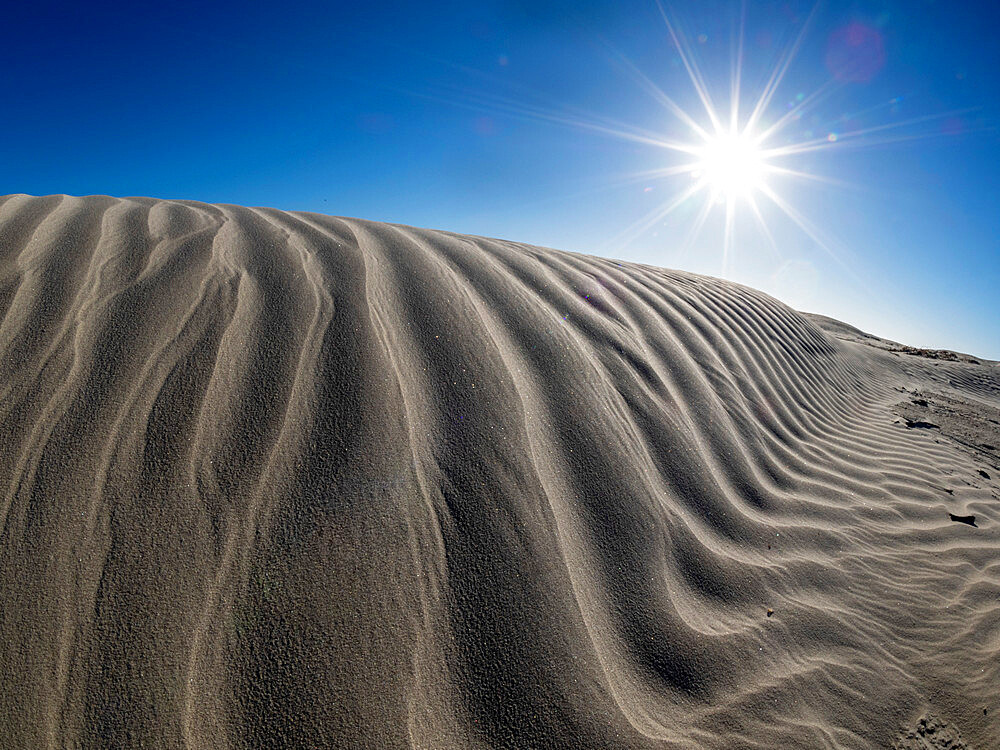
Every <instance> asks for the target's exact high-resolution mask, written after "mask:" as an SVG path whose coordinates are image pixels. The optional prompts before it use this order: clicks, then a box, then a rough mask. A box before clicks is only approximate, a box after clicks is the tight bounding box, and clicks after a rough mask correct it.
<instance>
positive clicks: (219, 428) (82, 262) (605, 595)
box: [0, 195, 1000, 748]
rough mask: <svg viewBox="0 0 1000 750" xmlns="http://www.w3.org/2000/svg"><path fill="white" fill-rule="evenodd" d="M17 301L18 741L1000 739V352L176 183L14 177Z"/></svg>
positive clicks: (5, 416)
mask: <svg viewBox="0 0 1000 750" xmlns="http://www.w3.org/2000/svg"><path fill="white" fill-rule="evenodd" d="M0 315H2V322H0V395H2V398H0V417H2V418H0V488H2V491H3V498H2V504H0V524H2V525H0V560H2V565H0V737H3V738H6V739H5V740H4V742H7V743H9V744H7V745H5V746H9V747H25V748H27V747H49V748H55V747H107V746H114V747H139V746H152V747H164V748H167V747H176V748H202V747H206V748H207V747H212V748H241V747H280V746H301V747H371V748H448V747H455V748H486V747H495V748H515V747H526V748H527V747H532V748H548V747H567V748H568V747H573V748H587V747H592V748H609V747H614V748H648V747H656V748H661V747H662V748H690V747H704V748H773V747H802V748H819V747H831V748H832V747H837V748H840V747H844V748H869V747H872V748H874V747H889V746H891V745H892V743H893V742H894V741H896V740H897V739H898V738H900V737H903V736H904V734H905V732H906V731H908V730H912V728H913V727H915V726H918V725H917V722H918V720H919V719H920V717H921V716H925V715H927V714H928V713H930V714H933V715H935V716H937V717H940V720H941V721H943V722H945V723H947V724H949V725H951V726H953V727H955V728H956V729H955V730H954V731H955V732H957V731H958V729H960V730H961V737H962V738H963V740H964V741H965V742H968V743H969V746H970V747H977V748H988V747H994V746H997V745H998V744H1000V721H998V719H997V716H998V714H1000V706H997V705H996V686H997V684H998V679H1000V659H998V651H1000V609H998V607H997V605H996V602H997V597H998V594H1000V558H998V555H997V553H998V550H1000V533H998V529H1000V525H998V523H997V522H998V521H1000V454H998V452H997V447H998V446H1000V440H994V439H993V438H992V437H990V430H992V429H994V427H993V424H994V420H993V417H992V416H991V415H993V414H994V413H998V412H996V410H997V409H1000V366H998V365H997V363H993V362H986V361H980V362H976V363H973V362H968V361H961V360H955V361H951V360H929V359H926V358H921V357H919V356H915V355H911V354H907V353H901V352H899V351H889V350H888V348H887V347H880V346H874V345H872V344H871V342H867V341H866V340H865V339H864V335H861V334H860V332H854V333H856V334H858V335H854V333H852V331H853V330H854V329H850V328H849V327H847V326H844V325H843V324H838V323H836V322H835V321H828V320H825V319H822V318H819V317H810V316H807V315H804V314H800V313H797V312H795V311H793V310H791V309H790V308H788V307H786V306H785V305H783V304H781V303H780V302H778V301H776V300H774V299H772V298H770V297H768V296H767V295H765V294H763V293H760V292H757V291H755V290H752V289H749V288H746V287H741V286H739V285H736V284H732V283H729V282H724V281H721V280H717V279H712V278H708V277H702V276H697V275H693V274H688V273H683V272H679V271H667V270H663V269H659V268H654V267H651V266H641V265H637V264H631V263H620V262H615V261H611V260H605V259H600V258H594V257H589V256H584V255H579V254H574V253H567V252H560V251H556V250H550V249H544V248H536V247H531V246H527V245H523V244H518V243H514V242H507V241H499V240H490V239H485V238H480V237H467V236H461V235H456V234H451V233H447V232H440V231H431V230H424V229H415V228H411V227H403V226H395V225H388V224H379V223H374V222H367V221H362V220H357V219H344V218H334V217H329V216H323V215H318V214H308V213H297V212H282V211H278V210H273V209H259V208H258V209H251V208H243V207H239V206H232V205H208V204H201V203H196V202H191V201H161V200H154V199H149V198H128V199H117V198H110V197H106V196H92V197H87V198H76V197H69V196H47V197H29V196H23V195H14V196H7V197H4V198H0ZM869 338H870V337H869ZM889 348H891V347H889ZM921 394H923V395H921ZM927 394H930V395H927ZM928 399H929V401H928ZM920 401H923V402H924V406H919V404H918V402H920ZM901 404H903V405H906V408H909V409H913V408H920V409H925V408H926V409H927V410H929V411H928V413H930V412H935V410H936V412H935V413H944V412H945V411H947V412H948V414H950V415H951V416H950V417H949V419H951V420H952V421H951V422H946V421H944V420H939V422H940V424H936V425H935V426H934V427H932V428H928V429H915V428H913V427H912V426H907V425H908V423H913V424H916V421H915V420H916V417H912V418H911V416H900V414H904V415H909V412H901V411H900V409H901V408H902V407H901V406H900V405H901ZM914 404H916V406H915V405H914ZM921 413H923V412H921ZM963 414H974V415H978V416H977V417H976V419H977V421H976V429H977V430H978V432H976V433H975V435H974V436H972V437H970V434H969V433H967V431H966V432H963V431H962V429H960V426H961V425H965V424H967V423H968V418H966V417H963V416H962V415H963ZM929 420H930V421H932V417H931V416H928V417H927V418H926V420H924V421H928V423H930V421H929ZM955 425H958V426H955ZM996 426H998V427H1000V422H998V423H996ZM990 441H993V442H990ZM950 515H955V516H963V517H964V516H971V515H974V516H975V522H976V525H975V527H973V526H971V525H969V524H966V523H955V522H953V521H952V520H951V518H950ZM921 726H926V722H925V724H924V725H921ZM901 733H904V734H901ZM911 733H912V732H911ZM916 746H918V745H914V747H916Z"/></svg>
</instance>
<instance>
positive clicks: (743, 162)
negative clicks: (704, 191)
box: [691, 132, 769, 200]
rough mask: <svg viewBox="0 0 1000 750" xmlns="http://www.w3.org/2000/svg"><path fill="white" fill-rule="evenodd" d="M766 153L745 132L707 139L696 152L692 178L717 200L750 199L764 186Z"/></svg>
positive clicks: (767, 169) (722, 134) (765, 183)
mask: <svg viewBox="0 0 1000 750" xmlns="http://www.w3.org/2000/svg"><path fill="white" fill-rule="evenodd" d="M766 154H767V152H766V151H765V150H764V149H762V148H761V147H760V145H759V144H758V142H757V140H756V139H754V138H752V137H750V136H749V135H747V134H746V133H734V132H730V133H721V134H717V135H713V136H710V137H708V138H707V139H706V140H705V144H704V145H703V146H702V147H700V148H698V149H696V151H695V154H694V156H695V160H696V161H695V163H694V165H693V167H692V170H691V176H692V177H694V178H695V179H696V180H699V181H703V182H704V184H705V185H706V186H707V187H708V188H709V190H711V191H712V193H713V194H714V195H715V196H716V197H717V198H719V199H726V200H733V199H736V198H750V197H752V196H753V194H754V193H756V192H759V191H761V190H763V189H764V188H765V187H766V186H767V182H766V178H767V174H768V172H769V165H768V163H767V155H766Z"/></svg>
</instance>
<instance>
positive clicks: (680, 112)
mask: <svg viewBox="0 0 1000 750" xmlns="http://www.w3.org/2000/svg"><path fill="white" fill-rule="evenodd" d="M605 46H606V47H607V48H608V51H609V52H610V53H611V55H612V56H613V57H614V58H615V59H616V60H617V61H618V63H620V64H621V65H623V66H624V68H625V70H626V71H627V72H628V74H629V75H630V76H632V77H633V78H634V79H635V80H636V82H637V83H638V84H639V86H641V87H642V88H643V89H645V90H646V92H647V93H649V94H650V95H651V96H652V97H653V99H655V100H656V101H657V102H659V103H660V104H662V105H663V106H664V107H665V108H666V109H667V110H668V111H669V112H670V113H671V114H673V115H674V116H675V117H676V118H677V119H679V120H680V121H681V122H683V123H684V124H685V125H687V126H688V127H689V128H691V130H693V131H694V132H695V133H696V134H697V135H698V136H700V137H701V138H704V139H707V138H709V134H708V131H707V130H705V129H704V128H703V127H702V126H701V125H699V124H698V122H697V121H696V120H695V119H694V118H693V117H691V115H689V114H688V113H687V112H686V111H684V109H683V108H682V107H681V106H680V105H679V104H677V102H675V101H674V100H673V99H671V98H670V97H669V96H667V94H666V93H665V92H664V91H663V89H661V88H660V87H659V86H657V85H656V84H655V83H653V82H652V81H651V80H649V77H648V76H646V74H644V73H643V72H642V71H641V70H639V69H638V68H637V67H636V66H635V64H634V63H633V62H632V61H631V60H629V59H628V58H626V57H625V56H624V55H623V54H621V53H620V52H618V50H616V49H614V48H613V47H611V45H610V44H607V43H605Z"/></svg>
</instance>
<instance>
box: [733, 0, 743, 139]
mask: <svg viewBox="0 0 1000 750" xmlns="http://www.w3.org/2000/svg"><path fill="white" fill-rule="evenodd" d="M746 16H747V4H746V0H742V2H741V3H740V28H739V31H738V32H737V33H736V39H737V41H736V54H735V56H734V62H733V69H732V72H731V76H732V86H730V91H729V97H730V105H729V131H730V132H731V133H735V132H736V131H737V129H738V128H739V122H740V79H741V78H742V76H743V36H744V33H745V29H746Z"/></svg>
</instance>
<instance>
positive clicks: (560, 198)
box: [0, 0, 1000, 359]
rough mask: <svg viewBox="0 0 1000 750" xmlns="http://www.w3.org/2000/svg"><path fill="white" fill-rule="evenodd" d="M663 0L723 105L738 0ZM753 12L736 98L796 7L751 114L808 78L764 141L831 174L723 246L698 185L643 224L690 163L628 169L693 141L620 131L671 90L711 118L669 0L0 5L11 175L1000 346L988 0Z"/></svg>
mask: <svg viewBox="0 0 1000 750" xmlns="http://www.w3.org/2000/svg"><path fill="white" fill-rule="evenodd" d="M664 7H665V8H666V11H667V16H668V18H669V19H670V20H671V21H672V22H673V24H674V25H675V28H676V30H677V32H678V33H679V35H680V37H681V39H682V41H684V42H685V43H686V44H688V45H689V49H690V52H691V56H692V59H693V61H694V62H695V63H696V64H697V66H698V67H699V69H700V70H701V72H702V73H703V76H704V80H705V83H706V86H707V88H708V90H709V91H710V93H711V96H712V99H713V102H714V104H715V106H716V108H717V109H718V110H719V111H720V114H722V115H723V116H724V117H727V118H728V112H729V109H728V108H729V103H730V100H731V97H730V95H729V92H730V81H731V71H732V63H733V59H734V58H733V50H734V46H735V42H736V40H737V39H738V38H739V34H738V33H737V32H738V30H739V28H740V18H741V4H740V3H739V2H711V1H709V2H697V3H695V2H691V3H681V2H676V1H675V2H673V3H672V4H670V5H665V6H664ZM743 18H744V33H743V39H744V59H743V66H742V78H741V80H742V84H743V85H742V91H743V96H742V99H741V101H742V107H743V110H742V111H743V112H744V113H745V112H747V111H748V110H749V108H751V107H752V105H753V103H754V101H756V98H757V97H758V96H759V94H760V93H761V91H762V89H763V87H764V85H765V83H766V81H767V80H768V77H769V75H770V74H771V73H772V71H774V70H775V68H776V66H777V65H778V64H779V63H780V61H781V59H782V55H783V53H784V52H785V51H786V50H788V49H789V46H790V45H791V44H792V43H793V42H794V40H795V39H796V37H797V36H798V35H799V34H800V33H802V44H801V46H800V48H799V49H798V52H797V54H796V56H795V57H794V59H793V60H792V61H791V63H790V65H789V66H788V68H787V72H786V74H785V75H784V77H783V78H782V80H781V83H780V85H779V86H778V87H777V89H776V90H775V93H774V96H773V98H772V100H771V102H770V105H769V106H768V108H767V109H766V110H765V111H764V113H763V115H762V117H761V121H762V123H763V124H764V125H766V124H768V123H770V122H774V121H776V120H777V119H778V118H780V117H781V116H782V115H783V114H784V113H786V112H788V111H789V110H790V108H794V107H795V106H796V103H797V102H799V101H800V100H803V101H805V102H806V106H803V107H802V109H801V111H800V112H798V114H799V115H801V116H800V117H797V118H796V119H792V120H790V121H789V122H788V124H787V126H786V127H785V128H783V129H782V131H781V132H780V134H779V136H780V137H776V138H775V139H774V141H773V142H772V143H773V144H777V145H781V144H786V143H801V142H803V141H809V140H811V139H824V140H827V142H828V143H829V146H830V147H829V148H825V149H821V150H818V151H815V152H808V153H804V154H801V155H798V156H790V157H786V159H785V160H784V161H782V162H781V163H782V165H784V166H787V167H789V168H794V169H796V170H798V171H800V172H804V173H806V174H808V175H812V176H814V177H821V178H823V179H824V180H829V182H828V181H820V180H817V179H805V178H799V177H789V176H781V177H775V178H773V179H771V180H769V185H770V186H771V187H772V188H773V190H774V192H775V194H777V195H778V196H780V197H781V198H782V200H784V201H787V202H788V203H789V204H790V205H792V206H794V208H795V211H796V213H797V216H799V218H800V220H801V222H802V223H804V224H805V225H806V227H807V229H803V228H802V226H800V224H799V223H796V221H794V220H792V219H791V218H789V217H788V216H787V215H786V214H785V213H784V212H783V211H782V210H781V209H780V208H779V207H778V206H777V205H775V204H774V203H773V202H771V201H770V200H769V199H767V198H766V197H763V196H761V198H762V200H761V201H760V206H761V208H762V216H763V219H764V222H765V224H766V226H767V228H768V232H770V234H771V239H769V238H768V237H767V235H766V234H765V233H764V232H763V231H762V230H761V228H760V225H759V223H757V221H756V220H755V219H754V218H753V214H752V213H751V212H750V211H749V210H747V208H748V207H746V206H743V207H739V206H738V207H737V210H736V214H735V216H734V224H733V232H732V235H731V236H732V246H731V250H730V251H729V252H728V253H724V252H723V247H724V240H723V234H724V231H723V227H724V214H725V211H724V210H723V208H722V207H721V206H717V205H713V206H712V209H711V212H710V213H709V215H708V218H707V220H706V221H705V223H704V226H703V228H702V230H701V232H700V233H699V234H698V235H697V236H694V237H691V228H692V226H693V224H694V220H695V218H696V216H697V214H698V212H699V210H700V209H701V208H702V206H703V205H704V202H703V200H702V198H701V197H700V196H696V197H695V198H692V199H690V200H689V201H687V202H685V203H683V204H681V205H679V206H678V207H677V209H676V210H674V211H673V212H672V213H670V214H669V215H667V216H665V217H663V219H662V220H659V221H657V222H655V223H654V224H653V225H652V226H649V227H648V228H647V229H646V230H645V231H642V232H629V231H628V229H629V227H631V226H633V225H634V224H635V223H636V222H637V221H639V220H641V219H642V218H643V217H644V216H647V215H649V214H650V212H655V211H656V210H657V208H658V207H660V206H664V205H665V204H666V203H668V202H669V201H670V200H671V198H673V197H675V196H676V195H678V193H679V192H681V191H682V190H683V189H684V188H685V187H688V186H690V184H691V183H692V178H691V177H690V176H689V175H683V174H682V175H676V176H673V177H670V178H662V177H661V178H655V179H654V178H652V177H647V178H643V177H641V176H640V173H642V172H648V171H650V170H655V169H661V168H667V167H670V166H672V165H676V164H678V163H679V162H680V161H683V159H679V158H678V156H679V155H678V154H677V153H675V152H672V151H670V150H668V149H664V148H662V147H660V146H658V145H656V144H655V143H648V142H639V141H637V140H634V139H628V138H622V137H619V135H616V134H615V133H614V132H612V131H627V132H635V131H642V132H643V133H647V134H649V133H652V134H657V135H659V137H662V139H664V140H677V139H686V140H691V138H692V133H691V131H690V130H689V129H688V128H687V127H686V126H685V125H684V124H683V123H682V122H681V121H680V120H679V119H678V118H677V117H676V116H675V115H674V114H672V113H671V112H670V111H669V109H668V108H667V107H665V106H664V105H663V103H662V102H661V101H658V98H657V96H656V95H655V91H656V90H658V91H660V92H662V93H665V94H666V95H668V96H669V97H670V98H671V99H672V100H673V101H675V102H676V104H677V105H678V106H679V107H681V108H682V109H683V110H685V111H687V112H690V113H691V116H692V117H693V118H694V119H695V120H696V121H697V122H699V123H701V124H702V125H706V124H707V116H706V113H705V109H704V108H703V107H702V105H701V103H700V101H699V98H698V96H697V94H696V91H695V89H694V87H693V86H692V83H691V80H690V78H689V75H688V73H687V71H686V70H685V66H684V65H683V61H682V59H681V57H680V55H679V54H678V50H677V47H676V46H675V45H674V43H673V42H672V41H671V36H670V33H669V31H668V28H667V26H666V24H665V23H664V21H663V18H662V17H661V14H660V10H659V9H658V7H657V4H656V0H648V1H647V0H626V1H625V2H617V1H615V2H611V1H608V2H604V1H602V2H586V1H584V2H574V3H568V2H567V3H560V2H552V3H546V2H533V1H531V0H506V1H501V2H494V3H468V2H465V3H451V4H449V3H385V2H378V1H377V0H376V1H375V2H371V3H350V4H346V3H345V4H344V5H339V4H337V3H324V4H314V5H310V4H302V3H294V2H290V3H281V4H279V3H263V2H261V3H254V2H242V3H239V4H232V5H228V6H227V5H226V4H223V3H215V4H207V5H203V4H201V3H191V4H187V3H183V2H181V3H173V4H156V5H141V4H140V5H135V4H124V3H123V4H121V5H103V4H101V3H91V4H79V5H77V6H76V7H69V6H64V5H61V4H46V3H44V2H43V3H38V4H35V3H23V4H21V5H20V6H19V7H12V8H8V9H7V10H6V11H5V19H4V24H3V25H2V26H0V69H2V70H3V71H4V75H3V77H2V78H0V87H2V89H0V90H2V100H0V101H2V107H3V110H2V111H3V115H4V116H3V117H2V119H0V194H6V193H29V194H35V195H41V194H48V193H69V194H74V195H85V194H94V193H104V194H110V195H117V196H128V195H149V196H155V197H160V198H189V199H197V200H203V201H211V202H226V203H239V204H245V205H263V206H275V207H278V208H283V209H292V210H307V211H319V212H323V213H330V214H335V215H343V216H356V217H362V218H367V219H373V220H378V221H391V222H399V223H404V224H412V225H417V226H424V227H433V228H439V229H447V230H451V231H456V232H462V233H470V234H478V235H486V236H492V237H502V238H506V239H513V240H518V241H523V242H528V243H532V244H539V245H547V246H551V247H557V248H560V249H565V250H576V251H581V252H587V253H593V254H597V255H603V256H608V257H615V258H622V259H628V260H634V261H639V262H643V263H650V264H654V265H659V266H665V267H672V268H682V269H685V270H690V271H696V272H700V273H708V274H712V275H715V276H724V277H726V278H730V279H733V280H735V281H739V282H742V283H746V284H749V285H751V286H754V287H756V288H759V289H763V290H764V291H767V292H769V293H771V294H774V295H775V296H777V297H778V298H779V299H782V300H784V301H785V302H788V303H789V304H791V305H793V306H794V307H796V308H798V309H801V310H808V311H812V312H820V313H823V314H827V315H830V316H832V317H835V318H838V319H840V320H843V321H846V322H849V323H851V324H853V325H856V326H858V327H860V328H862V329H864V330H867V331H869V332H871V333H875V334H877V335H880V336H884V337H887V338H892V339H895V340H898V341H901V342H903V343H907V344H912V345H915V346H926V347H934V348H938V347H941V348H949V349H956V350H959V351H966V352H969V353H971V354H975V355H978V356H982V357H987V358H992V359H1000V239H998V238H1000V169H998V161H1000V135H998V124H1000V102H998V97H1000V44H998V43H997V41H996V35H997V32H998V30H1000V7H998V6H997V5H996V4H995V3H994V2H962V3H948V2H943V1H938V2H932V1H930V0H888V1H885V2H877V1H874V0H865V2H858V3H853V4H850V3H833V2H828V3H821V4H820V5H819V6H815V7H814V5H813V4H811V3H798V2H748V3H747V4H746V5H745V14H744V16H743ZM636 71H638V73H637V72H636ZM642 77H644V79H645V81H646V83H643V78H642ZM817 92H818V95H815V94H817ZM814 95H815V96H814ZM851 133H858V135H855V136H852V135H850V134H851ZM834 139H835V140H834ZM651 140H656V139H655V138H653V139H651ZM689 239H690V241H687V242H686V240H689ZM772 239H773V243H772ZM724 256H725V257H724Z"/></svg>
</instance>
